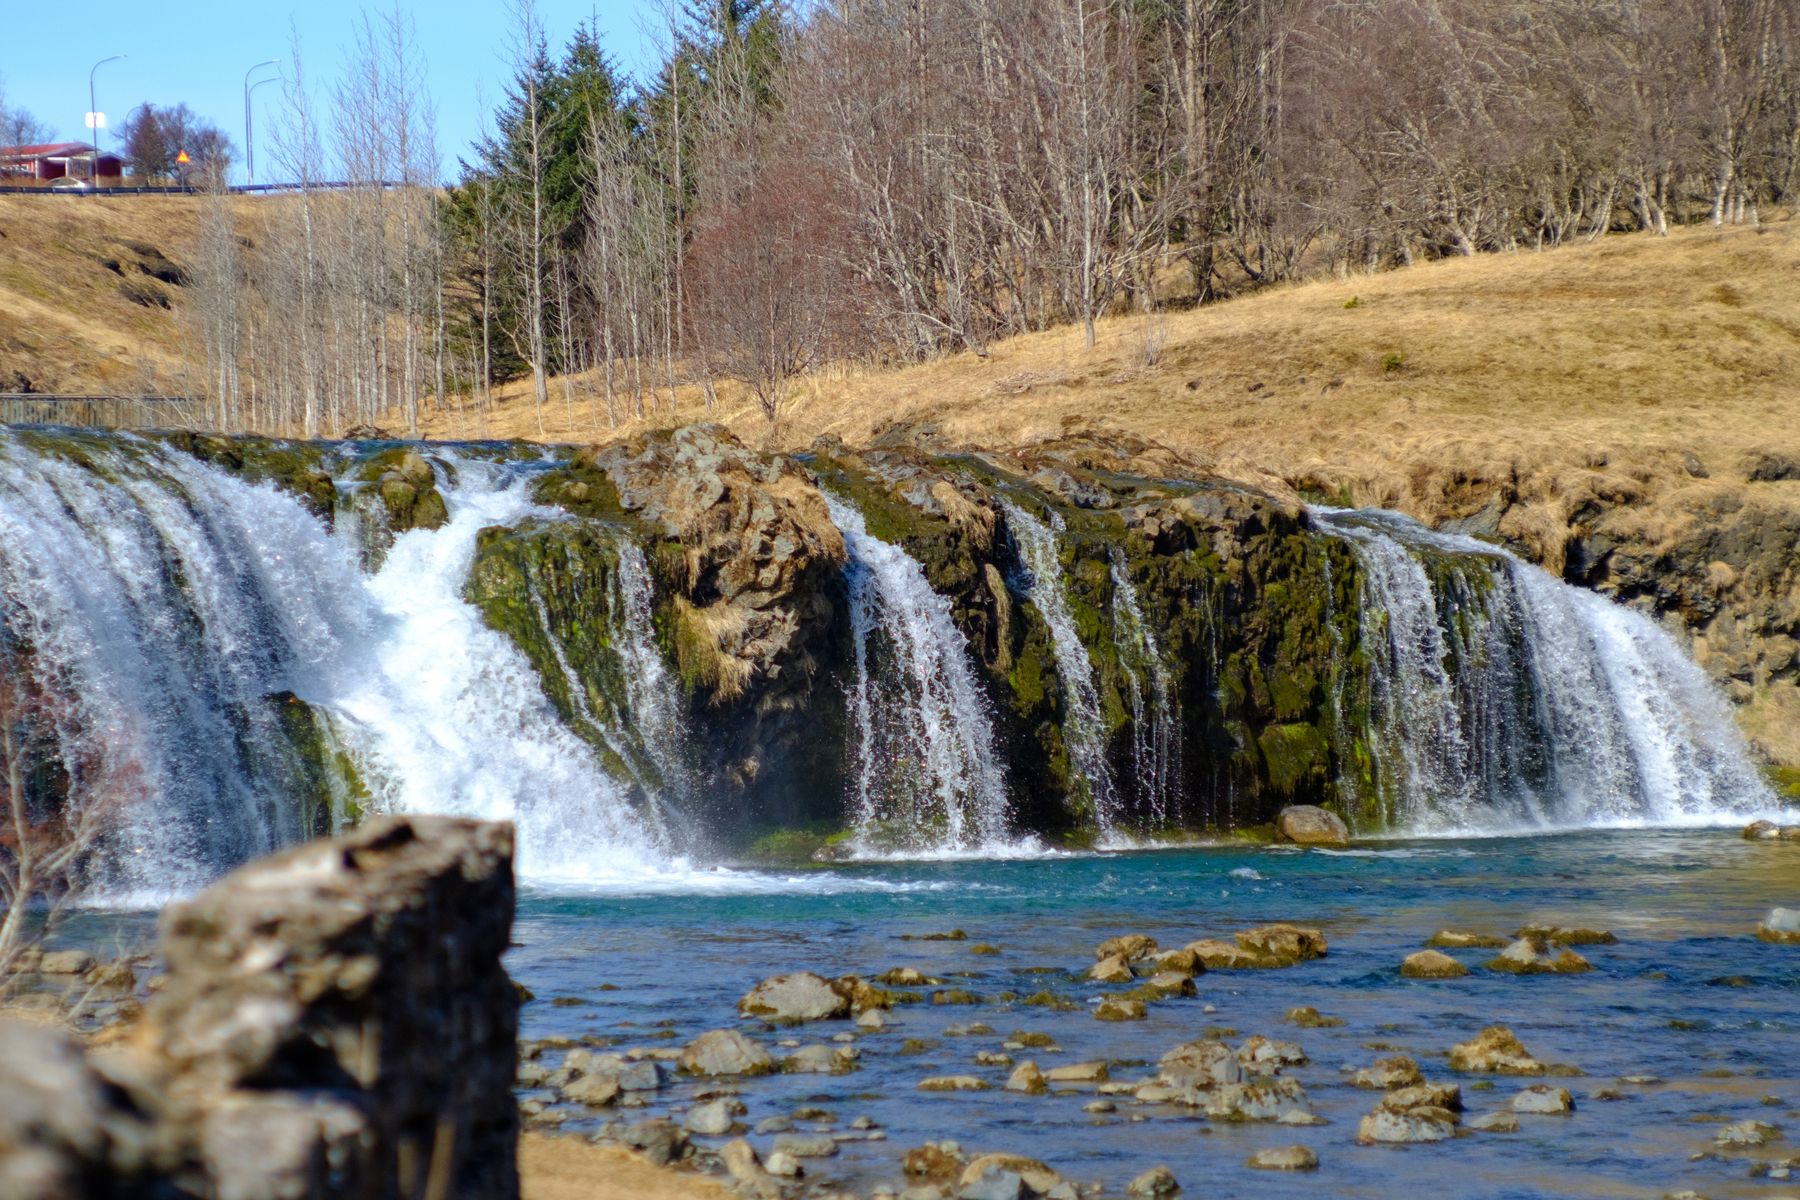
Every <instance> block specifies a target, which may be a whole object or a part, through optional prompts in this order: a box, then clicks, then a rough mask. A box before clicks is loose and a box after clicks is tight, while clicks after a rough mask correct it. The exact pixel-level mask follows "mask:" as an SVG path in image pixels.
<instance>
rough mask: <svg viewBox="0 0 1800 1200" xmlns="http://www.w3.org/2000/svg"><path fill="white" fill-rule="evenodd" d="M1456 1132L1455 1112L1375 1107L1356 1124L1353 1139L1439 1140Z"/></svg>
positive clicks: (1393, 1142) (1390, 1141) (1366, 1142)
mask: <svg viewBox="0 0 1800 1200" xmlns="http://www.w3.org/2000/svg"><path fill="white" fill-rule="evenodd" d="M1455 1136H1456V1114H1455V1113H1452V1112H1449V1111H1447V1110H1445V1109H1441V1108H1414V1109H1409V1110H1407V1111H1405V1112H1394V1111H1392V1110H1391V1109H1386V1108H1378V1109H1376V1110H1375V1111H1374V1112H1372V1113H1370V1114H1369V1115H1368V1116H1366V1117H1364V1118H1363V1119H1362V1120H1361V1121H1360V1122H1359V1123H1358V1124H1357V1126H1356V1140H1357V1141H1359V1142H1361V1143H1362V1144H1364V1145H1365V1146H1366V1145H1371V1144H1375V1143H1386V1144H1389V1145H1406V1144H1410V1143H1415V1142H1442V1141H1446V1140H1448V1139H1449V1138H1453V1137H1455Z"/></svg>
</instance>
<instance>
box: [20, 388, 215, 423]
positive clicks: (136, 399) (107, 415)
mask: <svg viewBox="0 0 1800 1200" xmlns="http://www.w3.org/2000/svg"><path fill="white" fill-rule="evenodd" d="M199 412H200V398H199V397H198V396H41V395H38V394H37V393H35V392H0V425H80V426H92V427H95V428H101V429H169V428H174V427H179V426H188V425H192V424H193V423H194V417H195V416H196V415H198V413H199Z"/></svg>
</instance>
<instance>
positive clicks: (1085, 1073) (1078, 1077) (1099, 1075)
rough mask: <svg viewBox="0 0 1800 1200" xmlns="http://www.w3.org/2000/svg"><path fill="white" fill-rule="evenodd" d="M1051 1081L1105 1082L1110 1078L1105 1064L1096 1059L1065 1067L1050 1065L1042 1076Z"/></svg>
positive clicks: (1110, 1075)
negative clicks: (1048, 1069)
mask: <svg viewBox="0 0 1800 1200" xmlns="http://www.w3.org/2000/svg"><path fill="white" fill-rule="evenodd" d="M1044 1078H1045V1079H1046V1080H1048V1081H1049V1082H1051V1083H1105V1082H1106V1081H1107V1080H1109V1079H1111V1078H1112V1074H1111V1072H1110V1071H1108V1070H1107V1067H1106V1064H1105V1063H1104V1062H1102V1061H1100V1060H1098V1059H1096V1060H1094V1061H1091V1062H1078V1063H1070V1064H1069V1065H1068V1066H1066V1067H1052V1068H1051V1069H1050V1071H1049V1072H1048V1073H1047V1074H1046V1075H1045V1076H1044Z"/></svg>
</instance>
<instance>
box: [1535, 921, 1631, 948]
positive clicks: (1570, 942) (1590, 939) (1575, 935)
mask: <svg viewBox="0 0 1800 1200" xmlns="http://www.w3.org/2000/svg"><path fill="white" fill-rule="evenodd" d="M1515 936H1517V937H1522V938H1533V939H1538V940H1542V941H1545V942H1548V943H1549V944H1550V945H1552V946H1616V945H1618V944H1619V939H1618V936H1617V935H1615V934H1613V933H1611V932H1609V931H1607V930H1604V929H1586V928H1580V927H1577V928H1573V929H1565V928H1563V927H1562V926H1560V925H1527V926H1526V927H1525V928H1523V929H1521V930H1519V931H1518V933H1517V934H1516V935H1515Z"/></svg>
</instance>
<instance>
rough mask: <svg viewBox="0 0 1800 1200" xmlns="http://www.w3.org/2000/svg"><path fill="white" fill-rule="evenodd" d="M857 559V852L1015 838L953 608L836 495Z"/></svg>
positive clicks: (988, 724)
mask: <svg viewBox="0 0 1800 1200" xmlns="http://www.w3.org/2000/svg"><path fill="white" fill-rule="evenodd" d="M825 503H826V506H827V508H829V509H830V511H831V519H832V520H833V521H834V522H835V523H836V524H837V527H838V529H839V531H840V532H841V533H842V534H843V535H844V545H845V548H846V549H847V550H848V551H849V556H850V561H849V564H848V566H847V567H846V568H845V581H846V583H847V585H848V590H849V598H850V623H851V634H852V647H853V649H852V653H853V657H854V661H853V666H854V668H855V682H854V683H853V684H852V686H851V688H850V695H849V708H850V726H851V728H852V730H853V731H854V740H855V745H854V747H853V748H852V754H851V763H852V767H851V787H852V791H853V796H852V800H853V805H854V810H855V811H854V818H855V821H856V829H857V835H856V836H857V849H858V850H859V851H860V852H862V853H865V854H917V853H935V852H943V851H963V850H978V849H982V848H984V847H994V846H996V845H998V844H999V843H1000V840H1001V839H1002V838H1003V837H1004V835H1005V834H1006V832H1007V802H1006V776H1005V772H1004V770H1003V768H1002V767H1001V764H1000V760H999V756H998V754H997V753H996V752H995V749H994V729H993V720H992V718H991V716H990V715H989V712H988V704H987V699H986V697H985V695H984V694H983V692H982V690H981V687H980V684H979V683H978V682H977V680H976V676H975V671H974V668H973V667H972V666H971V664H970V661H969V652H968V647H967V645H966V644H965V642H964V639H963V636H962V632H961V631H960V630H959V629H957V627H956V622H955V621H954V620H953V619H952V617H951V613H950V601H949V600H948V599H947V598H946V597H944V596H942V595H939V594H938V593H937V592H934V591H933V590H932V589H931V585H930V584H929V583H928V582H927V581H926V579H925V569H924V567H922V566H921V565H920V564H919V563H918V561H917V560H915V559H914V558H913V557H912V556H911V555H909V554H907V553H906V551H905V550H904V549H902V548H901V547H899V546H896V545H893V544H892V543H889V542H884V541H882V540H881V539H879V538H876V537H873V536H871V535H870V534H869V532H868V530H867V527H866V526H865V524H864V521H863V516H862V514H861V513H860V512H858V511H857V510H856V509H854V508H852V507H851V506H850V505H848V504H846V503H845V502H844V501H842V500H840V499H839V498H837V497H835V496H832V495H830V494H827V495H826V498H825Z"/></svg>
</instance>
